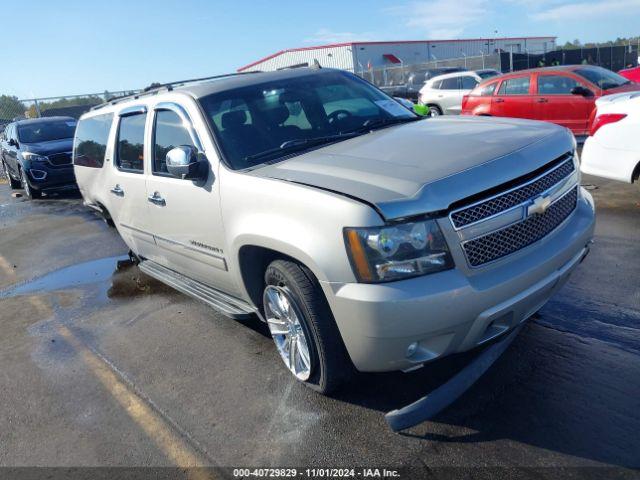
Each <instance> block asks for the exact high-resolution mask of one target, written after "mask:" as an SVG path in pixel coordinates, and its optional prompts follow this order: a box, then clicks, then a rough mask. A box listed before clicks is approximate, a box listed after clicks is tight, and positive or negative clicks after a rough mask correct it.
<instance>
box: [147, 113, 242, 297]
mask: <svg viewBox="0 0 640 480" xmlns="http://www.w3.org/2000/svg"><path fill="white" fill-rule="evenodd" d="M152 128H153V132H152V135H151V136H150V143H151V145H150V148H149V150H148V152H149V155H150V161H149V164H150V169H151V173H150V175H149V177H148V180H147V197H148V201H147V211H148V215H149V222H150V225H151V230H152V231H153V235H154V238H155V241H156V244H157V249H156V250H155V251H154V253H153V255H151V256H150V257H149V258H150V259H152V260H154V261H155V262H157V263H159V264H161V265H164V266H165V267H167V268H170V269H172V270H175V271H177V272H179V273H182V274H183V275H186V276H187V277H190V278H193V279H195V280H198V281H200V282H203V283H205V284H209V285H211V286H213V287H215V288H217V289H219V290H223V291H225V292H227V293H231V294H234V293H237V287H236V286H235V283H234V282H233V280H232V279H231V278H230V275H229V272H228V270H227V262H226V260H225V252H224V235H223V230H222V217H221V212H220V203H219V191H218V187H219V185H218V182H216V179H215V175H214V171H213V170H211V171H210V172H209V174H208V178H207V179H206V181H200V182H196V181H193V180H188V179H181V178H176V177H173V176H172V175H170V174H169V172H168V171H167V166H166V161H165V159H166V155H167V153H168V152H169V151H170V150H171V149H172V148H175V147H178V146H183V145H184V146H189V147H192V148H193V149H195V150H196V151H200V152H202V151H203V148H202V145H201V143H200V140H199V136H198V134H197V133H196V131H195V129H194V127H193V124H192V122H191V118H190V116H189V114H188V112H187V111H186V110H185V109H184V108H183V107H182V106H179V105H177V104H174V103H160V104H158V105H157V106H156V107H155V111H154V117H153V120H152Z"/></svg>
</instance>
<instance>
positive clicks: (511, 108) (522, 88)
mask: <svg viewBox="0 0 640 480" xmlns="http://www.w3.org/2000/svg"><path fill="white" fill-rule="evenodd" d="M532 107H533V97H532V95H531V75H518V76H514V77H509V78H505V79H503V80H502V82H501V83H500V86H499V87H498V92H497V94H496V95H494V97H493V98H492V101H491V115H495V116H496V117H513V118H535V117H534V114H533V109H532Z"/></svg>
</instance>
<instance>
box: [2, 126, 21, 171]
mask: <svg viewBox="0 0 640 480" xmlns="http://www.w3.org/2000/svg"><path fill="white" fill-rule="evenodd" d="M5 142H6V143H5V145H4V146H5V150H4V154H3V159H4V163H5V165H6V166H7V168H8V169H9V170H10V171H11V174H12V175H13V177H14V178H16V179H19V178H20V172H19V171H18V147H17V146H16V145H17V143H18V134H17V127H16V125H15V123H14V124H13V125H9V128H8V131H7V138H6V140H5Z"/></svg>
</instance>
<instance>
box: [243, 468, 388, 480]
mask: <svg viewBox="0 0 640 480" xmlns="http://www.w3.org/2000/svg"><path fill="white" fill-rule="evenodd" d="M233 476H234V477H237V478H249V477H256V478H273V477H290V478H291V477H309V478H357V477H361V478H399V477H400V473H399V472H398V471H397V470H387V469H386V468H362V469H355V468H305V469H300V470H298V469H295V468H236V469H234V470H233Z"/></svg>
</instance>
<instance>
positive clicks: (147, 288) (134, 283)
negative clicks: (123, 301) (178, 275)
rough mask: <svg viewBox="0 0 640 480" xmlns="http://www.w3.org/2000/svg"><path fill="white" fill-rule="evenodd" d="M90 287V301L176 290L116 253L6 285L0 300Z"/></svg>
mask: <svg viewBox="0 0 640 480" xmlns="http://www.w3.org/2000/svg"><path fill="white" fill-rule="evenodd" d="M90 287H94V288H93V289H92V290H94V292H93V293H94V295H93V298H94V300H95V299H96V296H97V298H100V299H104V300H106V299H107V298H129V297H134V296H136V295H140V294H153V293H167V294H169V293H176V292H175V290H173V289H172V288H171V287H168V286H167V285H165V284H163V283H160V282H158V281H157V280H155V279H153V278H151V277H149V276H147V275H145V274H144V273H142V272H141V271H140V270H139V269H138V268H137V267H136V266H135V265H134V264H133V263H132V262H131V260H129V258H128V257H127V256H117V257H107V258H99V259H97V260H91V261H89V262H83V263H79V264H76V265H71V266H68V267H64V268H61V269H59V270H55V271H53V272H51V273H48V274H46V275H43V276H41V277H38V278H35V279H33V280H30V281H27V282H25V283H21V284H18V285H15V286H10V287H8V288H6V289H4V290H0V299H3V298H9V297H18V296H22V295H33V294H40V293H48V292H55V291H61V290H73V289H85V290H86V289H89V288H90ZM96 288H97V291H95V290H96Z"/></svg>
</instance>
